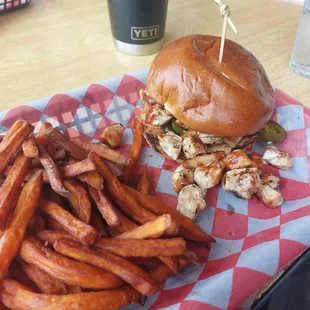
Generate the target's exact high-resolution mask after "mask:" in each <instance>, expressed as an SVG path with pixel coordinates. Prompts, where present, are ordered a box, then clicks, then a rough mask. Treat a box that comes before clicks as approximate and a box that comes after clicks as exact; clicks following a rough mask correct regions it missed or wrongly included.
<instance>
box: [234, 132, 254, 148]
mask: <svg viewBox="0 0 310 310" xmlns="http://www.w3.org/2000/svg"><path fill="white" fill-rule="evenodd" d="M256 137H257V136H256V135H251V136H245V137H243V138H242V139H241V140H240V141H239V143H238V144H237V145H236V148H238V149H240V148H246V147H248V146H250V145H251V144H252V143H253V142H254V141H255V140H256Z"/></svg>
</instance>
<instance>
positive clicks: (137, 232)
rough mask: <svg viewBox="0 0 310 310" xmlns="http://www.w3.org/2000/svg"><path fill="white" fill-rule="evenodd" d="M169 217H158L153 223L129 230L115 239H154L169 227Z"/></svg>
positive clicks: (168, 215) (165, 215)
mask: <svg viewBox="0 0 310 310" xmlns="http://www.w3.org/2000/svg"><path fill="white" fill-rule="evenodd" d="M171 222H172V220H171V215H170V214H164V215H162V216H159V217H158V218H156V219H155V220H153V221H150V222H147V223H145V224H144V225H142V226H139V227H137V228H135V229H133V230H129V231H127V232H125V233H123V234H121V235H118V236H117V237H116V238H117V239H154V238H159V237H160V236H162V235H163V233H164V232H165V230H166V229H167V228H168V227H169V226H170V225H171Z"/></svg>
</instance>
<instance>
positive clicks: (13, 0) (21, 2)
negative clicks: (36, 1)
mask: <svg viewBox="0 0 310 310" xmlns="http://www.w3.org/2000/svg"><path fill="white" fill-rule="evenodd" d="M30 2H31V0H0V14H1V13H6V12H9V11H12V10H15V9H21V8H24V7H26V6H28V5H29V4H30Z"/></svg>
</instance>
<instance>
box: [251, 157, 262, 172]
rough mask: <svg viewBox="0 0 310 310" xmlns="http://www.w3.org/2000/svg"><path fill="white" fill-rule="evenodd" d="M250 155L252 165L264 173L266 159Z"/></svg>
mask: <svg viewBox="0 0 310 310" xmlns="http://www.w3.org/2000/svg"><path fill="white" fill-rule="evenodd" d="M248 157H249V158H250V159H251V165H250V167H252V168H257V169H258V170H259V174H262V173H263V170H264V161H263V160H262V158H261V157H259V156H257V155H252V154H250V155H248Z"/></svg>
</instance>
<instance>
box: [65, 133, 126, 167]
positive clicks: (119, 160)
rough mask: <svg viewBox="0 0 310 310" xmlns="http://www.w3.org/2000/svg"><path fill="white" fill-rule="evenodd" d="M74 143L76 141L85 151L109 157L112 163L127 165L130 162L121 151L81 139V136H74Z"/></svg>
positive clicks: (72, 140) (105, 157)
mask: <svg viewBox="0 0 310 310" xmlns="http://www.w3.org/2000/svg"><path fill="white" fill-rule="evenodd" d="M70 141H71V142H72V143H74V144H75V145H76V146H78V147H80V148H82V149H84V151H85V152H87V153H90V152H92V151H93V152H95V153H96V154H98V155H99V156H100V157H101V158H103V159H107V160H109V161H111V162H112V163H115V164H118V165H127V164H128V158H127V157H125V156H124V155H122V154H121V153H119V152H117V151H115V150H111V149H110V148H108V147H107V146H104V145H101V144H94V143H90V142H85V141H81V140H80V139H79V138H73V139H70Z"/></svg>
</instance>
